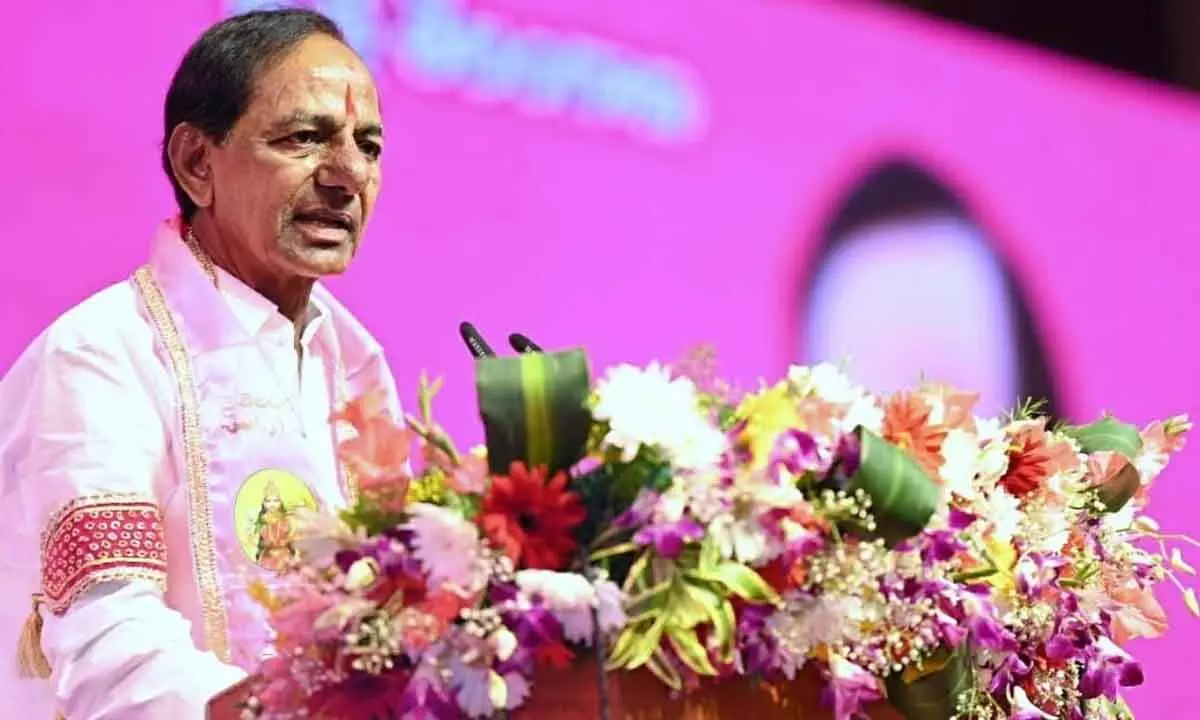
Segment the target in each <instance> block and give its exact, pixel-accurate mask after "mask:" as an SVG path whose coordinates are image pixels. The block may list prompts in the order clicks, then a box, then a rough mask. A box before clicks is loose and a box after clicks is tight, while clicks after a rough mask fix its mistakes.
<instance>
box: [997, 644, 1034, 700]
mask: <svg viewBox="0 0 1200 720" xmlns="http://www.w3.org/2000/svg"><path fill="white" fill-rule="evenodd" d="M1032 670H1033V666H1032V665H1030V664H1029V663H1028V662H1026V661H1025V660H1024V658H1022V657H1021V656H1020V655H1019V654H1017V653H1015V652H1014V653H1007V654H1005V655H1004V659H1003V660H1001V661H1000V665H999V666H998V667H996V668H995V669H994V670H992V681H991V684H990V685H989V686H988V690H989V691H991V693H992V694H993V695H999V696H1002V697H1006V696H1007V695H1008V692H1009V690H1010V689H1012V688H1013V687H1015V686H1016V685H1017V684H1019V683H1020V682H1021V681H1022V680H1024V679H1025V678H1027V677H1029V673H1030V672H1031V671H1032Z"/></svg>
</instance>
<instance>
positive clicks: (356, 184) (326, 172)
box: [316, 140, 372, 195]
mask: <svg viewBox="0 0 1200 720" xmlns="http://www.w3.org/2000/svg"><path fill="white" fill-rule="evenodd" d="M371 172H372V163H371V161H370V159H369V158H368V157H367V155H366V153H364V152H363V151H362V149H361V148H359V147H358V144H357V143H355V142H354V141H353V140H350V141H346V142H339V143H336V144H335V145H332V146H331V147H330V148H329V151H328V153H327V154H326V156H325V158H324V160H323V161H322V163H321V165H320V166H319V167H318V168H317V177H316V180H317V184H319V185H321V186H323V187H327V188H336V189H338V190H341V191H342V192H344V193H346V194H347V195H357V194H359V193H360V192H362V189H363V187H364V186H366V184H367V182H368V180H370V177H371Z"/></svg>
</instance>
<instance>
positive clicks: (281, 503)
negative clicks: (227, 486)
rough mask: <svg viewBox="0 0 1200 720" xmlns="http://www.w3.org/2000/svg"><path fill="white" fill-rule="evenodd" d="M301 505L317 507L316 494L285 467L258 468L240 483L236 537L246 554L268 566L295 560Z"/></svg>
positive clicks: (279, 566)
mask: <svg viewBox="0 0 1200 720" xmlns="http://www.w3.org/2000/svg"><path fill="white" fill-rule="evenodd" d="M301 508H308V509H310V510H316V509H317V500H316V496H315V495H314V494H313V491H312V489H311V488H309V487H308V485H306V484H304V481H302V480H301V479H300V478H298V477H296V476H295V475H293V474H292V473H290V472H288V471H286V470H275V469H271V470H260V471H258V472H256V473H254V474H253V475H251V476H250V477H249V478H247V479H246V482H244V483H243V484H242V487H241V489H239V490H238V494H237V499H236V500H235V502H234V513H235V514H236V517H235V520H236V522H237V533H238V541H239V542H240V543H241V546H242V550H243V551H244V552H245V553H246V556H247V557H249V558H250V559H251V560H253V561H254V562H255V563H257V564H258V565H259V566H261V567H263V568H266V569H268V570H275V571H279V570H283V569H286V568H287V567H288V566H289V565H290V564H291V563H292V562H293V561H295V560H296V520H295V515H296V512H297V511H298V510H300V509H301Z"/></svg>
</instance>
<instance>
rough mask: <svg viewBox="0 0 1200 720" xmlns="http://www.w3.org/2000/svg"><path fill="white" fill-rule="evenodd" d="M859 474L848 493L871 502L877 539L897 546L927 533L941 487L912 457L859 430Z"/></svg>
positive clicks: (863, 429)
mask: <svg viewBox="0 0 1200 720" xmlns="http://www.w3.org/2000/svg"><path fill="white" fill-rule="evenodd" d="M854 432H855V434H856V435H857V436H858V439H859V443H860V445H859V447H860V452H859V461H858V470H857V471H856V472H855V473H854V474H853V475H852V476H851V477H850V483H849V485H848V486H847V489H848V490H850V491H855V490H862V491H863V492H865V493H866V494H867V496H868V497H870V498H871V513H872V515H873V516H874V518H875V532H874V533H873V535H874V536H876V537H881V538H883V539H884V540H885V541H886V542H887V543H888V544H889V545H894V544H896V543H898V542H900V541H901V540H904V539H905V538H910V537H912V536H913V535H916V534H917V533H919V532H921V531H922V530H924V529H925V526H926V525H928V524H929V518H931V517H933V512H934V510H935V509H936V507H937V500H938V492H939V490H938V486H937V484H936V483H934V482H933V480H931V479H930V478H929V475H927V474H926V473H925V470H924V469H922V468H921V466H920V465H919V464H918V463H917V461H916V460H914V459H913V457H912V456H911V455H909V454H908V453H906V452H904V451H903V450H901V449H900V448H898V447H896V446H894V445H892V444H891V443H889V442H888V441H886V440H884V439H883V438H881V437H879V436H878V435H876V434H875V433H873V432H871V431H870V430H867V429H865V428H862V427H860V428H858V429H856V430H855V431H854Z"/></svg>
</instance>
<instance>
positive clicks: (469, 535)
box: [404, 503, 487, 593]
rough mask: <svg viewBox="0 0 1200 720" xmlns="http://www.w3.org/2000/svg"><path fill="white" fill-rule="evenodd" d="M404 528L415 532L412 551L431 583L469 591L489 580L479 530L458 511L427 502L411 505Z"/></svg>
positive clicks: (478, 587)
mask: <svg viewBox="0 0 1200 720" xmlns="http://www.w3.org/2000/svg"><path fill="white" fill-rule="evenodd" d="M409 512H410V513H411V515H412V516H411V518H410V519H409V521H408V523H406V524H405V526H404V527H405V528H406V529H407V530H409V531H411V532H412V533H413V554H414V555H416V556H417V559H418V560H420V561H421V565H422V566H423V567H424V568H425V571H426V572H427V573H429V582H430V584H432V585H435V586H436V585H443V584H444V585H450V586H452V587H454V588H457V589H460V590H463V591H465V592H467V593H472V592H475V591H476V590H478V589H480V588H482V587H483V586H484V584H485V583H486V582H487V567H486V565H485V564H484V562H483V557H482V553H481V544H480V540H479V531H478V530H477V529H476V528H475V526H474V525H473V524H471V523H470V522H467V520H466V519H465V518H464V517H463V516H461V515H459V514H458V513H456V512H454V511H452V510H447V509H446V508H442V507H438V506H436V505H429V504H426V503H415V504H413V505H412V506H410V507H409Z"/></svg>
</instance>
